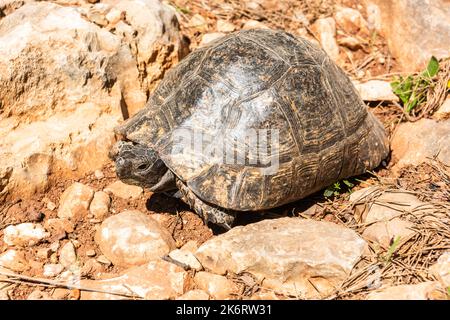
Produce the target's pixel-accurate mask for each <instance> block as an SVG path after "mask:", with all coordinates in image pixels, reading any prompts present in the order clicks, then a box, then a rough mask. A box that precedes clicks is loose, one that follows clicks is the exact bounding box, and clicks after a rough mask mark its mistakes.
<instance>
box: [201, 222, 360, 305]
mask: <svg viewBox="0 0 450 320" xmlns="http://www.w3.org/2000/svg"><path fill="white" fill-rule="evenodd" d="M365 247H366V243H365V241H364V240H363V239H361V238H360V237H359V236H358V235H357V234H356V233H355V232H354V231H352V230H350V229H347V228H345V227H343V226H339V225H336V224H333V223H329V222H318V221H313V220H303V219H300V218H281V219H273V220H264V221H261V222H258V223H254V224H250V225H247V226H245V227H240V226H239V227H235V228H233V229H231V230H230V231H228V232H226V233H224V234H221V235H219V236H216V237H214V238H212V239H210V240H208V241H207V242H205V243H204V244H203V245H201V246H200V248H199V249H198V250H197V252H196V257H197V258H198V260H199V261H200V263H201V264H202V265H203V267H204V268H205V269H207V270H211V271H212V272H214V273H218V274H225V273H226V272H233V273H237V274H239V273H242V272H249V273H251V274H253V275H255V276H256V277H258V278H259V279H263V278H264V282H263V286H266V287H268V288H272V289H274V290H276V291H277V292H280V293H285V294H294V295H296V296H300V297H304V298H310V297H316V296H317V291H316V289H315V288H314V287H313V286H312V285H311V284H310V281H312V282H314V285H315V287H316V288H318V289H319V290H320V291H321V292H322V293H327V292H329V291H330V290H332V289H333V287H334V286H335V285H336V284H338V283H339V282H340V281H342V280H344V279H345V278H346V277H347V276H348V274H349V273H350V271H351V270H352V268H353V267H354V265H355V263H356V262H357V261H358V259H359V258H360V256H361V254H362V253H363V250H364V249H365Z"/></svg>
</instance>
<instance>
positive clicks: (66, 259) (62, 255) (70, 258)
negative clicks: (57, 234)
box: [59, 241, 77, 268]
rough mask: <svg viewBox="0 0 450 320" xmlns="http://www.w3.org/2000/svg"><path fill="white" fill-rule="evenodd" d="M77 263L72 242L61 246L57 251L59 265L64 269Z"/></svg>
mask: <svg viewBox="0 0 450 320" xmlns="http://www.w3.org/2000/svg"><path fill="white" fill-rule="evenodd" d="M76 262H77V253H76V251H75V247H74V245H73V243H72V242H70V241H69V242H67V243H66V244H65V245H63V246H62V248H61V250H60V251H59V263H61V264H62V265H63V266H64V267H66V268H67V267H70V266H71V265H74V264H76Z"/></svg>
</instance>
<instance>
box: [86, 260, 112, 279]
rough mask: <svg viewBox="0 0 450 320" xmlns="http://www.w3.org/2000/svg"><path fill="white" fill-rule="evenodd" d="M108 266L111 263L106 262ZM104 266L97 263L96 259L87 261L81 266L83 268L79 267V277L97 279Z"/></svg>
mask: <svg viewBox="0 0 450 320" xmlns="http://www.w3.org/2000/svg"><path fill="white" fill-rule="evenodd" d="M108 262H109V264H111V262H110V261H109V260H108ZM104 269H105V268H104V266H103V265H102V264H101V263H100V262H99V261H97V260H96V259H92V258H91V259H88V260H86V261H85V263H84V264H83V266H82V267H81V275H82V276H84V277H86V276H88V275H89V276H90V277H89V278H92V277H93V278H94V279H95V278H98V277H99V276H100V275H101V273H102V272H103V271H104Z"/></svg>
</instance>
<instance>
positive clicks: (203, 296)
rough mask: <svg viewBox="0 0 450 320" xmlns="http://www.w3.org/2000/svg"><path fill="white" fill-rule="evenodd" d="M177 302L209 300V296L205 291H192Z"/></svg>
mask: <svg viewBox="0 0 450 320" xmlns="http://www.w3.org/2000/svg"><path fill="white" fill-rule="evenodd" d="M175 300H209V294H208V293H206V292H205V291H203V290H198V289H195V290H190V291H188V292H186V293H185V294H183V295H182V296H179V297H178V298H176V299H175Z"/></svg>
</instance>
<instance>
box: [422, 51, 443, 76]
mask: <svg viewBox="0 0 450 320" xmlns="http://www.w3.org/2000/svg"><path fill="white" fill-rule="evenodd" d="M438 71H439V61H438V59H436V57H435V56H432V57H431V59H430V61H429V62H428V66H427V69H426V70H425V71H424V72H423V73H422V75H423V76H424V77H428V78H432V77H434V76H435V75H437V73H438Z"/></svg>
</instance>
